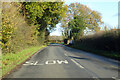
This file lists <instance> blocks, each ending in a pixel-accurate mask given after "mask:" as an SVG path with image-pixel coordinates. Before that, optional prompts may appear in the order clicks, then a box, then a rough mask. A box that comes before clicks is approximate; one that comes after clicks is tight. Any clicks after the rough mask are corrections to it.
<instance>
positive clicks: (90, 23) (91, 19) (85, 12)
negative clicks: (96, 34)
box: [61, 3, 103, 37]
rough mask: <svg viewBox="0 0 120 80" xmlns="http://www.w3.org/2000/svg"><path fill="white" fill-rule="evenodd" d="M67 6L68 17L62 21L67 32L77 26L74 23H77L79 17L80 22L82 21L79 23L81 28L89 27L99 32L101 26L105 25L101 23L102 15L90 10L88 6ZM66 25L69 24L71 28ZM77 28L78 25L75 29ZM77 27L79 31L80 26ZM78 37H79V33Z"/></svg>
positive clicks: (76, 4)
mask: <svg viewBox="0 0 120 80" xmlns="http://www.w3.org/2000/svg"><path fill="white" fill-rule="evenodd" d="M66 6H67V8H68V10H67V11H66V16H65V17H64V18H63V19H62V21H61V22H62V27H67V28H68V29H67V30H69V29H71V26H73V25H74V24H75V23H74V22H75V21H76V19H75V18H76V17H78V19H79V21H81V22H80V23H79V25H81V26H80V28H81V27H88V28H89V29H92V30H95V31H99V29H100V28H99V25H100V24H102V23H103V22H102V21H101V14H100V13H99V12H97V11H93V10H91V9H90V8H88V7H87V6H86V5H83V4H80V3H71V4H70V5H69V6H68V5H66ZM80 18H81V20H80ZM74 19H75V20H74ZM68 23H69V24H68ZM64 24H68V25H69V26H70V27H69V26H68V25H64ZM82 24H83V25H82ZM75 26H76V25H74V28H75ZM76 27H77V30H78V26H76ZM84 29H85V28H84ZM77 32H78V31H77ZM65 33H66V31H65ZM73 34H74V33H73ZM75 34H76V33H75ZM76 35H79V33H78V34H76ZM78 37H79V36H78Z"/></svg>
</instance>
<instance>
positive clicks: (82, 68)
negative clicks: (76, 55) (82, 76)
mask: <svg viewBox="0 0 120 80" xmlns="http://www.w3.org/2000/svg"><path fill="white" fill-rule="evenodd" d="M71 60H72V61H73V62H74V63H75V64H76V65H77V66H79V67H80V68H82V69H84V67H83V66H81V65H80V64H78V63H77V62H76V61H75V60H73V59H71Z"/></svg>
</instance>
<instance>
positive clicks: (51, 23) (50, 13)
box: [23, 2, 63, 31]
mask: <svg viewBox="0 0 120 80" xmlns="http://www.w3.org/2000/svg"><path fill="white" fill-rule="evenodd" d="M23 6H24V7H25V13H24V14H25V15H26V18H27V19H28V22H29V24H32V23H33V24H35V25H39V28H38V31H40V30H44V29H46V28H47V27H49V29H52V28H53V27H55V25H56V24H57V23H58V22H59V21H60V19H61V14H62V12H63V2H42V3H41V2H24V3H23Z"/></svg>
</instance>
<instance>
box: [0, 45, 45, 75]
mask: <svg viewBox="0 0 120 80" xmlns="http://www.w3.org/2000/svg"><path fill="white" fill-rule="evenodd" d="M44 47H46V45H43V46H41V47H31V48H27V49H24V50H23V51H21V52H19V53H16V54H13V53H8V54H5V55H2V76H4V75H6V74H7V73H8V72H10V71H11V70H12V69H14V68H15V67H16V66H17V65H19V64H21V63H22V62H24V61H25V60H26V59H28V58H29V57H30V56H32V55H33V54H34V53H35V52H36V51H38V50H39V49H41V48H44Z"/></svg>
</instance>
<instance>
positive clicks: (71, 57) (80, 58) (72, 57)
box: [68, 56, 90, 60]
mask: <svg viewBox="0 0 120 80" xmlns="http://www.w3.org/2000/svg"><path fill="white" fill-rule="evenodd" d="M68 57H70V58H75V59H84V60H90V59H88V58H81V57H74V56H68Z"/></svg>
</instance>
